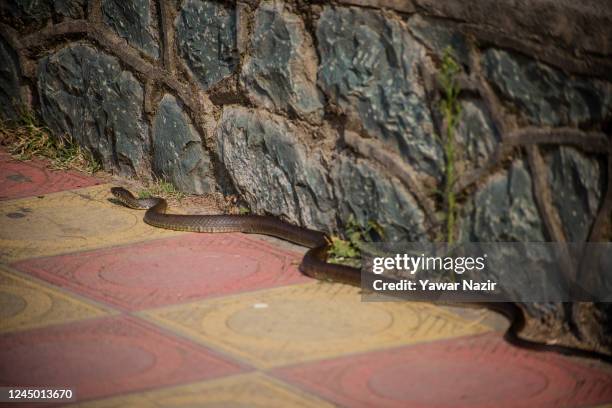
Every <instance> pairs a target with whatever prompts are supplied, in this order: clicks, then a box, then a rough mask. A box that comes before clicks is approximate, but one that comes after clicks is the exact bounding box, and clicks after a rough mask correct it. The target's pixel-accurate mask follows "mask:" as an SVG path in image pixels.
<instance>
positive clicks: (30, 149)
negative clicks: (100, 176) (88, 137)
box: [0, 110, 101, 174]
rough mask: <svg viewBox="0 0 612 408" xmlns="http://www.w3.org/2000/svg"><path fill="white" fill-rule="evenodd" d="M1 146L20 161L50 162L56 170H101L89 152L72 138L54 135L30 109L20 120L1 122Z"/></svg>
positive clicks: (89, 171) (90, 171)
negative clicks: (46, 160) (40, 122)
mask: <svg viewBox="0 0 612 408" xmlns="http://www.w3.org/2000/svg"><path fill="white" fill-rule="evenodd" d="M0 144H1V145H3V146H6V148H7V150H8V152H9V153H10V154H11V156H12V157H13V158H15V159H17V160H22V161H26V160H32V159H33V158H34V157H40V158H45V159H49V160H50V161H51V168H53V169H55V170H68V169H74V170H80V171H84V172H87V173H90V174H93V173H95V172H97V171H99V170H101V165H100V163H98V161H97V160H96V159H95V158H94V157H93V155H92V154H91V153H90V152H89V151H88V150H87V149H84V148H82V147H80V146H79V145H77V144H76V143H75V142H74V141H73V140H72V139H71V138H70V137H69V136H62V137H55V136H52V135H51V132H50V131H49V129H47V128H46V127H44V126H41V125H39V124H38V122H37V120H36V118H35V117H34V115H33V114H32V113H31V112H30V111H27V110H23V111H22V113H21V115H20V117H19V118H18V119H17V120H16V121H12V122H5V121H0Z"/></svg>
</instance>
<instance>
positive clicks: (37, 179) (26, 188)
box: [0, 154, 101, 200]
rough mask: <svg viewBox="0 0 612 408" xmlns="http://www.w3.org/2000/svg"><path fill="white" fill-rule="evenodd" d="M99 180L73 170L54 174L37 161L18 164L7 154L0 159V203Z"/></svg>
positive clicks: (85, 184)
mask: <svg viewBox="0 0 612 408" xmlns="http://www.w3.org/2000/svg"><path fill="white" fill-rule="evenodd" d="M100 183H101V181H99V180H97V179H96V178H94V177H90V176H87V175H84V174H81V173H77V172H75V171H54V170H51V169H49V168H47V164H46V163H45V162H43V161H41V160H37V159H35V160H31V161H27V162H18V161H14V160H10V159H9V156H8V155H7V154H4V155H2V156H1V157H0V200H9V199H14V198H22V197H31V196H39V195H44V194H49V193H55V192H58V191H65V190H72V189H75V188H82V187H88V186H93V185H96V184H100Z"/></svg>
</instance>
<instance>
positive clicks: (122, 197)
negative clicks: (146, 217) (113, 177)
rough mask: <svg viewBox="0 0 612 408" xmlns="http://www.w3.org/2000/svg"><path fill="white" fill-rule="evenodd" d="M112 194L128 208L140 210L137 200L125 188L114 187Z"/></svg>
mask: <svg viewBox="0 0 612 408" xmlns="http://www.w3.org/2000/svg"><path fill="white" fill-rule="evenodd" d="M111 194H112V195H114V196H115V198H116V199H117V200H119V202H121V204H123V205H125V206H126V207H130V208H140V207H139V206H138V204H137V201H138V200H137V198H136V197H134V195H133V194H132V193H130V192H129V191H128V190H126V189H125V188H123V187H112V188H111Z"/></svg>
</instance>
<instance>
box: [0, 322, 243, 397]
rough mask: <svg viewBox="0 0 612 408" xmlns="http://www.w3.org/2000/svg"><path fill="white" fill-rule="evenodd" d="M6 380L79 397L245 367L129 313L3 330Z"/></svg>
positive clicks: (0, 357)
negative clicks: (62, 390)
mask: <svg viewBox="0 0 612 408" xmlns="http://www.w3.org/2000/svg"><path fill="white" fill-rule="evenodd" d="M0 361H2V364H1V365H0V379H1V382H2V384H10V385H19V386H23V387H26V386H44V387H53V386H56V387H66V386H70V387H72V388H74V389H75V390H76V391H75V392H76V397H77V399H78V400H79V401H84V400H88V399H92V398H96V397H105V396H112V395H116V394H121V393H124V392H129V391H138V390H144V389H150V388H155V387H161V386H167V385H173V384H181V383H186V382H193V381H201V380H205V379H211V378H218V377H222V376H226V375H230V374H236V373H238V372H240V371H242V370H243V369H242V368H241V367H240V366H239V365H237V364H235V363H233V362H230V361H227V360H225V359H223V358H221V357H220V356H217V355H215V354H213V353H211V352H210V351H208V350H206V349H204V348H202V347H200V346H197V345H194V344H193V343H191V342H188V341H184V340H181V339H179V338H175V337H173V336H168V335H166V334H164V333H162V332H160V331H159V330H157V329H155V328H153V327H151V326H149V325H147V324H144V323H142V322H139V321H138V320H137V319H133V318H130V317H127V316H121V317H110V318H102V319H89V320H85V321H81V322H76V323H69V324H64V325H61V326H52V327H45V328H41V329H34V330H29V331H21V332H17V333H8V334H3V335H0Z"/></svg>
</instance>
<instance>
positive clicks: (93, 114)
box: [38, 45, 149, 175]
mask: <svg viewBox="0 0 612 408" xmlns="http://www.w3.org/2000/svg"><path fill="white" fill-rule="evenodd" d="M38 95H39V97H40V112H41V115H42V118H43V120H44V122H45V124H46V125H47V126H49V128H50V129H51V130H52V131H53V132H54V133H55V134H56V135H65V134H66V135H69V136H71V137H72V138H74V140H76V141H77V142H78V143H79V144H80V145H81V146H85V147H86V148H88V149H89V150H90V151H91V152H92V153H93V154H94V156H95V157H96V158H97V159H98V160H100V161H101V162H102V164H103V165H104V168H106V169H117V170H118V171H119V172H120V173H122V174H129V175H133V174H134V173H141V172H142V171H143V169H142V167H143V166H145V167H146V161H147V152H148V151H149V136H148V128H147V124H146V122H145V121H144V119H143V115H142V106H143V89H142V86H141V85H140V83H139V82H138V81H137V80H136V78H134V76H133V75H132V74H131V73H130V72H128V71H124V70H123V69H122V68H121V65H120V64H119V61H118V60H117V59H116V58H114V57H112V56H110V55H107V54H105V53H103V52H100V51H96V50H95V49H93V48H91V47H88V46H84V45H72V46H69V47H66V48H63V49H61V50H59V51H57V52H56V53H54V54H52V55H50V56H48V57H45V58H43V59H42V60H41V61H40V64H39V67H38Z"/></svg>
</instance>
